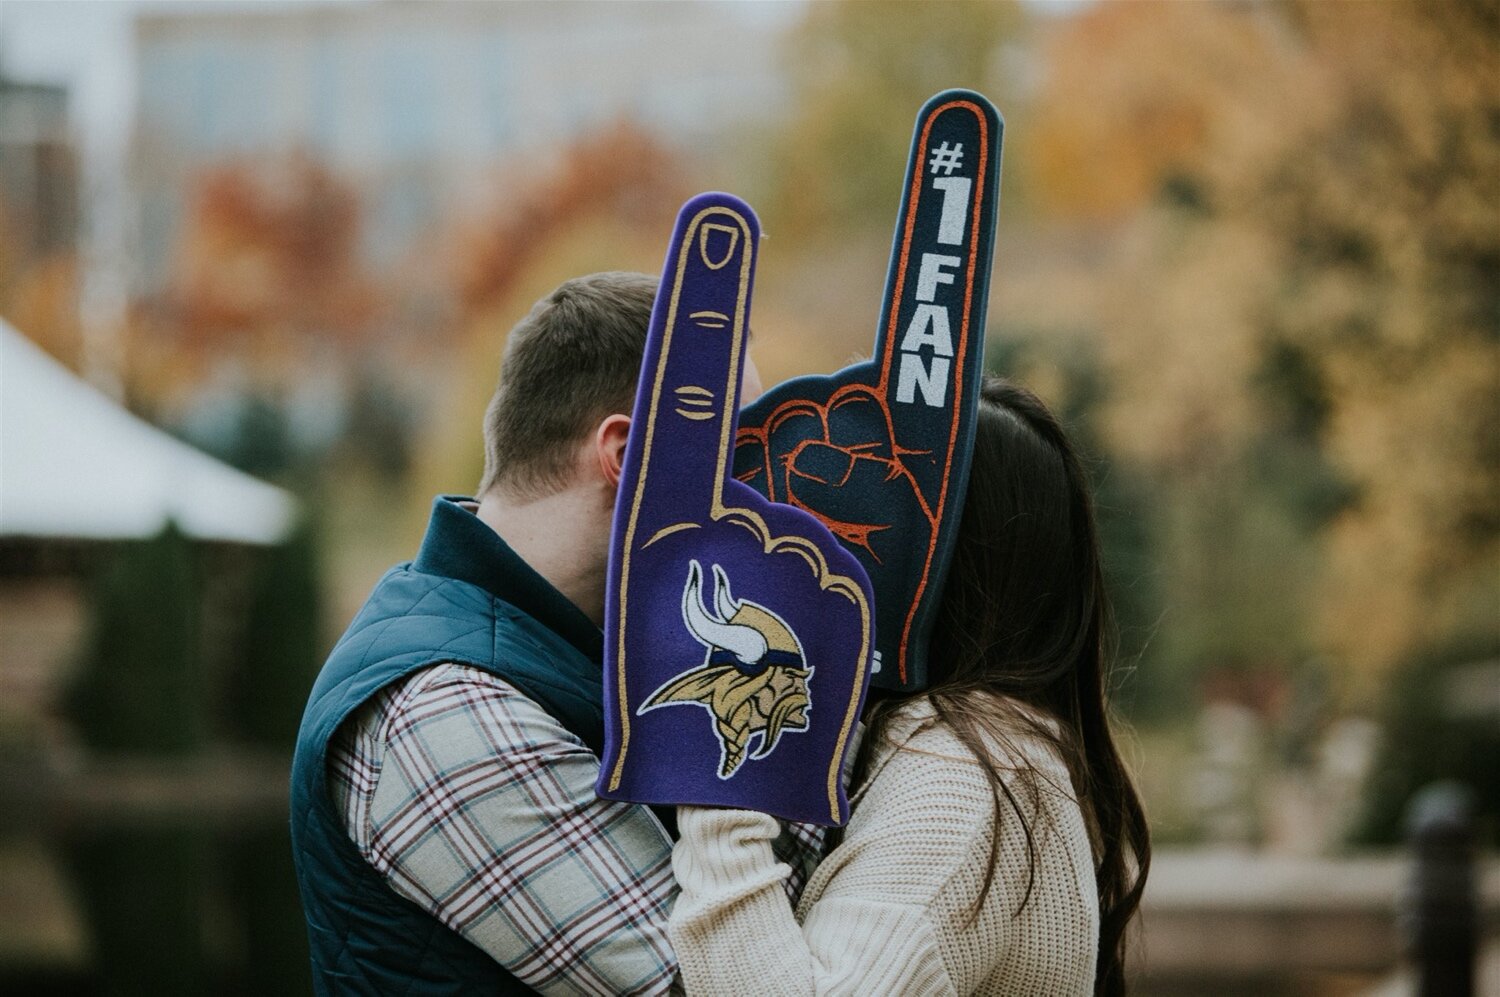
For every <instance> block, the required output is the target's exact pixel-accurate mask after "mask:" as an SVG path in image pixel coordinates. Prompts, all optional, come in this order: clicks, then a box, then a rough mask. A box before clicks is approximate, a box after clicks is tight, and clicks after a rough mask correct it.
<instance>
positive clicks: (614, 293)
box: [479, 272, 657, 498]
mask: <svg viewBox="0 0 1500 997" xmlns="http://www.w3.org/2000/svg"><path fill="white" fill-rule="evenodd" d="M656 285H657V280H656V278H655V277H652V276H649V275H647V274H643V273H624V272H611V273H596V274H589V275H588V276H586V277H575V278H573V279H572V280H569V281H565V282H564V283H563V284H561V285H560V286H559V287H558V288H557V290H555V291H553V292H552V293H551V294H549V295H547V296H546V297H545V298H542V299H541V300H540V301H538V302H537V303H536V304H535V305H534V306H532V309H531V312H530V314H528V315H527V316H526V317H525V318H523V319H522V320H521V321H520V322H518V323H516V326H515V328H513V329H512V330H511V332H510V338H509V339H508V340H507V341H506V344H505V356H504V358H503V360H502V361H501V367H500V384H499V386H498V387H497V388H496V389H495V395H494V397H493V398H492V399H490V405H489V409H488V410H487V411H486V412H485V416H484V445H485V460H484V478H483V480H482V481H481V482H480V485H479V494H481V495H483V494H485V493H486V492H489V491H490V490H491V489H495V488H498V489H499V490H500V491H501V492H503V493H504V494H506V495H509V496H513V497H526V498H534V497H539V496H542V495H546V494H549V493H551V492H555V491H557V490H558V489H561V488H563V487H565V486H566V485H567V484H568V481H569V477H570V475H571V473H572V459H573V454H574V452H575V450H576V447H577V445H578V443H579V442H580V441H581V440H582V439H583V437H584V436H585V435H586V434H587V433H589V432H590V431H591V430H592V429H593V428H594V427H595V426H597V425H598V424H599V422H600V420H602V419H604V417H605V416H608V415H610V414H611V413H614V412H624V413H626V414H629V412H630V410H631V406H632V404H633V402H634V399H635V387H636V381H637V379H638V378H639V377H640V372H641V357H642V354H643V353H644V352H645V347H646V327H647V326H648V325H649V324H650V322H651V306H652V303H653V302H654V301H655V299H656Z"/></svg>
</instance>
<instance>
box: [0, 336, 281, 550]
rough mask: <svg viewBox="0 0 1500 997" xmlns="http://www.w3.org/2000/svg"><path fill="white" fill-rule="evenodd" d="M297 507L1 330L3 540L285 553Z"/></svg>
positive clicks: (0, 510)
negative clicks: (279, 544)
mask: <svg viewBox="0 0 1500 997" xmlns="http://www.w3.org/2000/svg"><path fill="white" fill-rule="evenodd" d="M295 511H296V506H295V503H294V501H293V499H292V497H291V496H290V495H288V494H287V493H286V492H285V491H283V490H282V489H280V488H276V487H274V486H272V485H268V484H266V483H265V482H263V481H259V480H257V479H256V478H252V477H251V476H250V475H248V474H245V473H243V472H241V471H238V470H235V469H234V468H232V467H230V466H229V465H227V464H225V463H223V462H221V461H218V460H215V459H214V458H212V457H210V456H208V455H207V454H205V453H203V452H201V451H199V450H195V449H194V448H193V447H191V446H188V445H187V444H186V443H183V442H181V441H180V440H176V439H174V438H172V437H171V436H168V435H167V434H166V433H164V432H162V431H161V430H159V429H157V428H156V427H154V426H152V425H150V424H149V423H147V422H144V421H142V420H141V419H139V418H137V417H136V416H134V415H131V414H130V413H129V412H128V411H126V410H125V409H124V408H122V407H120V405H118V404H117V403H115V402H114V401H112V400H111V399H109V398H108V397H107V396H105V395H104V394H102V393H100V392H99V391H97V390H95V389H94V388H92V387H90V386H89V385H88V384H86V383H85V382H83V381H82V380H80V379H79V378H78V377H76V376H74V375H73V374H72V373H71V372H70V371H69V370H68V369H67V368H65V367H63V366H62V364H60V363H58V362H57V361H56V360H53V359H52V358H51V357H50V356H48V355H47V354H46V353H45V352H43V351H42V350H41V349H39V348H38V347H37V346H36V345H35V344H33V343H32V342H31V341H30V340H28V339H27V338H26V337H25V336H22V335H21V334H20V333H19V332H17V331H16V329H15V328H14V327H12V326H11V325H9V324H8V323H6V322H5V320H4V319H0V536H30V537H57V538H86V539H123V538H138V537H149V536H154V535H155V534H157V533H158V532H160V531H161V529H162V527H163V526H165V525H166V523H167V521H168V520H169V519H171V520H175V521H176V522H177V525H178V526H179V527H180V528H181V529H182V530H183V532H185V533H187V534H188V535H189V536H192V537H197V538H198V539H201V540H229V541H237V542H240V543H255V544H265V543H275V542H276V541H277V540H280V539H281V538H282V537H284V536H285V535H286V533H287V531H288V529H289V528H290V526H291V524H292V519H293V516H294V515H295Z"/></svg>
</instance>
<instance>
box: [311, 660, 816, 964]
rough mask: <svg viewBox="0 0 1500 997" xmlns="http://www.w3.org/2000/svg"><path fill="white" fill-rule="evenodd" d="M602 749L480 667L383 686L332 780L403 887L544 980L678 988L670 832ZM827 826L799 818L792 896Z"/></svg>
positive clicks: (343, 747)
mask: <svg viewBox="0 0 1500 997" xmlns="http://www.w3.org/2000/svg"><path fill="white" fill-rule="evenodd" d="M598 775H599V759H598V757H597V756H595V755H594V753H593V752H591V751H590V750H589V749H588V748H587V747H586V746H585V745H584V744H583V742H582V741H580V740H579V739H578V738H577V737H575V736H574V735H573V734H571V733H570V732H569V731H567V730H565V729H564V728H563V727H562V725H561V724H560V723H559V722H558V721H557V720H556V719H555V718H554V717H552V716H551V715H550V714H548V713H547V712H546V711H545V710H543V709H542V708H541V707H540V706H538V705H537V704H536V703H534V702H533V701H532V700H530V699H528V698H527V697H526V696H524V695H522V694H521V693H520V692H519V691H518V690H516V689H515V688H514V687H512V686H511V685H509V684H507V683H506V682H504V681H503V680H501V679H499V678H497V677H496V676H494V675H492V674H490V673H489V672H485V671H482V670H480V669H476V668H470V667H467V666H463V665H457V664H446V665H436V666H433V667H431V668H427V669H423V670H422V671H419V672H417V673H416V674H414V675H413V676H411V677H410V678H408V679H406V680H405V681H404V682H398V683H395V684H394V685H392V686H390V687H388V688H387V689H384V690H382V691H381V692H380V693H379V694H377V695H376V696H375V697H373V698H372V699H371V700H370V702H368V703H367V704H365V705H364V706H363V707H361V708H360V710H358V711H357V712H356V713H355V714H354V715H353V716H352V717H351V718H350V720H349V721H347V722H346V723H345V724H344V725H343V727H341V728H340V729H339V732H338V733H337V734H336V735H335V737H334V740H333V743H332V744H331V745H330V747H329V756H328V778H329V787H330V789H329V791H330V794H331V795H332V798H333V802H334V805H335V807H336V808H338V810H339V811H340V812H341V813H343V814H344V819H345V828H346V830H347V831H348V832H349V836H350V838H352V839H353V841H354V843H355V844H356V845H357V846H358V848H359V850H360V853H361V854H362V855H363V856H364V857H365V859H366V861H368V862H369V863H370V864H371V865H372V866H374V868H375V869H376V870H377V871H378V872H379V873H380V874H381V875H382V876H383V877H384V878H385V880H386V882H387V883H388V884H389V885H390V886H391V888H392V889H393V890H395V891H396V893H398V894H400V895H401V896H403V897H405V898H406V899H408V900H410V901H412V902H413V903H415V904H417V905H418V906H420V907H421V908H422V909H424V910H426V911H427V912H429V913H430V914H432V915H433V916H434V917H436V918H437V919H438V920H439V921H441V922H442V923H443V924H445V925H447V926H448V927H450V928H452V929H453V930H454V931H456V932H458V933H459V934H460V935H462V936H463V937H464V938H466V939H468V940H469V941H471V942H473V943H474V944H475V945H477V946H479V947H480V948H481V949H483V950H484V951H485V952H486V953H488V954H489V955H490V956H491V957H493V958H494V959H495V960H496V961H497V962H499V963H500V964H501V965H502V966H504V967H505V968H506V969H507V970H509V971H510V972H511V973H512V974H514V975H515V976H516V977H517V978H518V979H520V980H521V981H522V982H524V983H526V984H527V985H528V986H530V987H532V988H533V989H535V990H537V991H538V992H540V993H544V994H660V993H666V992H668V991H673V992H676V991H677V989H678V987H679V984H678V983H677V960H676V958H675V957H674V956H673V954H672V949H671V946H670V943H669V942H668V940H667V917H668V915H669V914H670V912H671V909H672V903H673V901H674V900H675V899H676V896H677V884H676V883H675V882H674V881H673V879H672V867H671V858H672V841H671V839H670V838H669V837H668V835H667V833H666V831H665V830H663V828H662V825H661V822H660V821H658V820H657V819H656V816H655V814H653V813H652V812H651V811H650V810H649V809H647V808H646V807H643V806H637V805H634V804H628V803H620V802H616V801H611V800H601V799H599V798H598V797H597V796H596V795H595V794H594V783H595V780H596V779H597V778H598ZM823 833H824V832H823V829H822V828H819V827H813V826H810V825H787V826H786V827H785V828H784V831H783V833H782V835H781V837H780V838H779V839H778V840H777V842H776V845H775V851H776V855H777V858H778V859H780V860H781V861H783V862H786V863H787V864H788V865H789V866H790V867H791V870H792V872H791V875H790V876H789V877H788V879H787V891H788V894H789V895H790V898H791V900H792V903H793V905H795V903H796V899H797V896H798V895H799V894H800V893H801V888H802V886H803V885H804V884H805V883H806V881H807V877H808V876H809V875H810V874H811V872H812V869H813V867H814V866H815V865H816V864H817V861H818V859H819V857H820V855H821V849H822V844H823Z"/></svg>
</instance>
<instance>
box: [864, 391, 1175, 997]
mask: <svg viewBox="0 0 1500 997" xmlns="http://www.w3.org/2000/svg"><path fill="white" fill-rule="evenodd" d="M1113 636H1114V628H1113V619H1112V616H1111V613H1110V606H1109V599H1108V596H1107V594H1106V592H1105V588H1104V575H1103V570H1102V567H1101V564H1100V551H1099V536H1098V531H1097V529H1096V527H1095V523H1094V508H1093V500H1092V499H1091V497H1090V488H1089V483H1088V479H1087V476H1086V474H1085V472H1084V468H1083V464H1082V462H1081V461H1080V460H1079V457H1078V455H1077V453H1076V452H1075V451H1074V449H1073V447H1072V444H1071V443H1069V441H1068V438H1067V435H1066V434H1065V433H1064V432H1063V429H1062V426H1061V425H1060V424H1059V423H1058V421H1057V419H1056V418H1054V417H1053V415H1052V413H1051V412H1049V411H1048V410H1047V407H1046V406H1045V405H1043V404H1042V402H1041V400H1040V399H1038V398H1037V397H1036V396H1035V395H1033V394H1032V393H1031V392H1029V391H1027V390H1026V389H1024V388H1021V387H1018V386H1016V385H1013V384H1010V383H1008V382H1006V381H1002V380H1000V379H998V378H988V379H986V381H985V383H984V387H983V390H982V398H981V402H980V406H979V417H978V429H977V433H976V439H975V443H974V462H973V468H972V470H971V472H970V476H969V489H968V495H967V499H966V502H965V505H964V513H963V519H962V523H961V525H960V527H959V538H958V543H957V545H956V547H955V550H954V553H953V560H952V563H951V564H950V566H949V569H948V578H947V582H946V586H945V588H944V590H943V597H942V602H941V605H940V608H939V611H938V616H937V620H936V623H935V626H934V629H933V636H932V642H931V645H930V653H929V656H928V661H929V670H930V673H931V688H930V689H929V690H928V691H927V692H926V693H920V694H918V696H917V697H916V698H920V697H924V696H925V698H927V699H928V700H930V701H931V703H932V705H933V708H934V710H935V711H936V713H937V716H938V718H939V719H940V720H941V721H942V722H943V723H945V724H946V725H947V726H948V727H949V728H950V729H951V730H952V731H953V733H954V734H955V735H956V736H957V737H958V738H959V739H960V740H961V741H963V743H964V744H965V745H966V746H967V747H968V748H969V750H971V751H972V752H973V753H974V755H975V756H976V757H977V758H979V759H980V761H981V762H982V763H983V764H984V767H985V770H986V773H987V776H988V778H989V781H990V786H991V789H992V790H993V792H994V794H995V800H996V806H997V808H998V806H999V801H1000V799H1001V798H1002V797H1004V799H1005V800H1006V801H1007V803H1008V804H1009V807H1010V809H1011V810H1012V811H1013V812H1014V813H1015V815H1016V817H1017V818H1019V819H1020V820H1021V822H1022V825H1023V828H1024V830H1025V835H1026V841H1027V846H1028V848H1029V849H1030V851H1031V865H1032V868H1031V878H1032V881H1033V882H1034V880H1035V876H1036V868H1035V865H1036V851H1035V845H1034V841H1033V837H1032V832H1031V827H1030V823H1029V821H1028V818H1027V814H1026V812H1025V808H1023V807H1022V806H1021V804H1020V802H1019V801H1018V800H1017V798H1016V795H1015V791H1014V790H1013V789H1012V787H1011V786H1009V785H1007V783H1006V782H1005V780H1003V779H1002V778H1001V771H1002V770H1004V771H1006V772H1007V774H1009V775H1010V776H1011V777H1012V781H1013V782H1016V788H1017V789H1020V790H1021V792H1022V793H1023V794H1025V795H1028V796H1030V797H1032V802H1033V803H1034V800H1035V793H1036V792H1037V782H1036V780H1037V778H1038V774H1037V773H1036V772H1035V771H1034V770H1033V771H1029V772H1022V773H1021V778H1020V779H1019V780H1016V778H1015V776H1016V773H1015V772H1014V767H1015V760H1016V758H1017V757H1020V756H1019V755H1017V754H1016V753H1013V752H1006V753H1005V754H1004V755H1003V756H1001V757H997V750H1001V751H1003V750H1004V749H1006V747H1007V746H1008V745H1009V744H1010V739H1011V738H1012V737H1013V736H1014V735H1015V733H1017V731H1018V730H1019V731H1023V732H1024V733H1026V734H1028V735H1032V736H1037V737H1041V738H1043V739H1045V740H1046V741H1049V742H1051V743H1052V744H1053V745H1054V746H1055V747H1056V748H1057V750H1058V751H1059V753H1060V754H1061V755H1062V757H1063V759H1064V760H1065V762H1066V763H1067V767H1068V771H1069V773H1070V775H1071V777H1072V783H1073V786H1072V791H1073V795H1075V796H1076V798H1077V800H1078V802H1079V804H1080V806H1081V808H1082V810H1083V814H1084V819H1085V821H1086V823H1087V825H1088V828H1089V834H1090V837H1091V839H1092V844H1093V849H1094V858H1095V869H1094V871H1095V879H1096V882H1097V884H1098V890H1099V960H1098V970H1097V975H1096V977H1095V983H1094V992H1095V993H1096V994H1106V995H1115V994H1122V993H1124V992H1125V943H1126V937H1125V929H1126V926H1127V925H1128V923H1129V922H1130V919H1131V918H1132V917H1133V916H1134V914H1135V912H1136V909H1137V907H1138V906H1139V904H1140V899H1141V891H1142V888H1143V887H1144V885H1145V881H1146V872H1147V869H1148V867H1149V866H1150V862H1151V844H1150V837H1149V832H1148V830H1147V827H1146V818H1145V814H1144V812H1143V811H1142V809H1141V802H1140V798H1139V797H1138V796H1137V795H1136V792H1135V787H1134V786H1133V785H1132V784H1131V781H1130V775H1129V773H1128V772H1127V771H1126V769H1125V765H1124V763H1123V762H1122V761H1121V759H1120V754H1119V752H1118V751H1117V750H1116V749H1115V744H1114V739H1113V737H1112V736H1111V733H1110V718H1109V707H1108V703H1107V697H1106V691H1107V684H1108V680H1109V672H1110V667H1111V664H1112V662H1113V651H1114V648H1113ZM984 693H988V694H989V695H982V694H984ZM976 694H981V695H976ZM910 698H913V697H907V699H886V700H883V701H881V702H880V703H878V704H877V705H876V706H875V708H874V710H873V711H872V713H871V720H870V734H871V736H869V737H867V738H866V741H865V743H866V745H872V744H874V743H875V742H876V741H877V740H878V739H879V737H880V734H881V726H882V723H881V721H882V719H883V718H884V717H885V716H886V715H888V714H889V712H890V711H891V710H892V709H893V708H894V707H895V706H897V705H899V704H900V703H901V702H904V701H908V700H909V699H910ZM1015 703H1020V704H1024V706H1025V707H1026V709H1019V708H1014V707H1012V708H1010V709H1007V708H1006V706H1005V704H1015ZM1038 715H1040V716H1043V717H1047V718H1050V719H1052V720H1054V721H1056V723H1057V729H1056V730H1053V729H1052V728H1051V726H1050V725H1048V724H1046V723H1044V722H1039V721H1038V720H1037V719H1036V717H1037V716H1038ZM999 840H1000V836H999V835H998V834H997V835H995V837H994V844H993V846H992V851H991V855H990V864H989V867H988V869H987V870H986V873H985V880H984V893H988V891H989V888H990V885H991V883H992V882H993V879H994V874H995V863H996V861H997V859H998V847H999ZM1030 894H1031V887H1030V884H1028V887H1027V891H1026V896H1025V897H1024V898H1023V899H1022V901H1021V905H1020V906H1021V907H1024V906H1025V904H1026V902H1027V900H1029V898H1030ZM983 898H984V894H983V893H982V894H981V897H980V902H981V903H982V902H983ZM978 909H979V908H978V905H977V904H976V906H975V908H974V916H977V915H978ZM1018 912H1019V909H1018Z"/></svg>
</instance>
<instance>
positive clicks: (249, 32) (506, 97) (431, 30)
mask: <svg viewBox="0 0 1500 997" xmlns="http://www.w3.org/2000/svg"><path fill="white" fill-rule="evenodd" d="M789 12H790V11H789V8H787V7H782V6H781V5H774V4H773V5H758V4H735V5H719V4H677V3H651V4H574V3H503V4H478V3H459V2H447V0H438V2H430V3H400V2H371V3H345V4H332V5H324V4H309V5H296V6H277V7H274V8H270V9H264V10H253V9H246V8H244V7H237V8H233V9H203V8H195V9H190V10H165V11H158V12H154V13H149V14H144V15H142V16H141V17H140V18H139V19H138V21H137V23H136V32H135V43H136V67H137V80H136V101H137V113H136V114H135V129H136V133H135V140H134V142H133V149H132V153H131V156H132V160H133V163H132V171H131V172H132V177H133V184H134V185H135V187H136V190H135V192H134V193H135V196H134V197H133V198H132V199H133V200H134V201H135V202H136V203H137V204H138V205H139V211H140V215H139V219H138V220H139V233H140V242H139V248H140V250H141V252H140V255H139V256H138V263H137V267H138V272H137V273H136V274H134V275H133V277H134V281H135V283H136V287H137V290H138V291H140V292H145V293H148V294H149V293H151V292H152V291H155V290H159V289H160V287H161V285H162V282H163V279H164V277H165V270H166V265H167V263H168V256H169V254H170V252H171V247H172V241H173V237H174V233H175V231H176V228H177V225H178V224H179V222H180V216H181V212H182V205H183V192H184V188H185V185H186V183H187V182H188V181H189V179H190V178H191V177H192V176H193V175H194V173H195V172H196V171H198V170H201V169H203V168H205V167H207V166H209V165H212V164H215V163H221V162H223V161H224V160H226V159H228V158H231V157H235V156H242V155H259V154H268V153H269V154H276V153H284V152H289V151H305V152H307V153H309V154H310V155H312V156H313V157H314V158H316V159H317V160H319V161H320V162H321V163H323V164H324V165H327V166H329V167H331V168H332V169H334V170H335V171H336V172H337V173H338V174H339V175H340V176H341V177H344V178H347V179H349V180H351V181H353V182H354V183H355V184H356V185H357V187H358V188H359V190H360V192H361V193H362V195H363V196H364V200H365V202H366V205H367V215H366V218H365V221H364V225H363V246H362V248H363V252H364V254H365V256H366V258H367V259H368V260H369V261H370V262H373V263H377V264H378V263H382V262H387V261H389V260H390V259H391V258H393V257H395V256H397V255H399V254H400V253H401V252H402V251H403V250H404V249H406V248H408V247H409V246H410V245H411V242H412V240H413V239H414V238H415V237H417V236H418V235H420V234H421V233H422V232H423V231H424V230H425V229H427V228H428V227H429V226H431V225H432V224H433V223H434V222H435V221H437V220H440V219H442V218H444V217H447V216H451V214H452V212H453V211H454V210H455V208H456V207H457V206H460V205H472V204H473V203H474V194H475V191H476V190H477V189H479V188H480V185H483V184H486V183H489V184H491V185H493V184H494V182H495V177H496V175H497V173H496V170H497V166H499V165H501V164H507V165H509V166H510V167H512V168H514V167H518V166H522V167H527V168H530V167H536V168H545V167H546V166H547V164H548V156H549V153H551V152H555V151H556V150H557V149H558V148H559V146H560V144H561V143H563V142H564V141H566V140H568V139H569V138H572V137H575V136H577V135H579V134H582V133H584V132H586V131H588V130H590V129H592V128H596V127H600V126H603V125H607V124H609V123H611V122H613V121H615V120H619V119H622V118H623V119H627V120H630V121H632V122H635V123H637V124H639V125H641V126H644V127H645V128H647V129H649V130H651V131H653V132H655V133H658V134H660V135H661V136H662V137H664V138H666V139H667V140H668V141H673V142H677V143H681V144H691V143H693V142H694V141H695V140H698V139H702V138H708V137H711V136H715V135H722V134H723V133H725V132H726V131H728V130H730V129H732V128H734V127H735V126H743V125H746V124H750V123H754V122H756V121H758V120H762V119H764V118H767V117H769V116H771V115H773V114H774V113H775V112H776V111H777V110H778V108H779V107H780V105H781V103H782V102H783V100H784V97H783V90H782V83H781V81H780V80H778V74H777V73H776V72H775V69H776V65H777V61H776V58H775V54H776V53H775V51H774V47H775V43H776V41H777V39H778V37H779V35H780V32H781V30H782V28H783V26H784V25H785V23H786V21H787V15H788V13H789ZM793 13H794V12H793Z"/></svg>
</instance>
